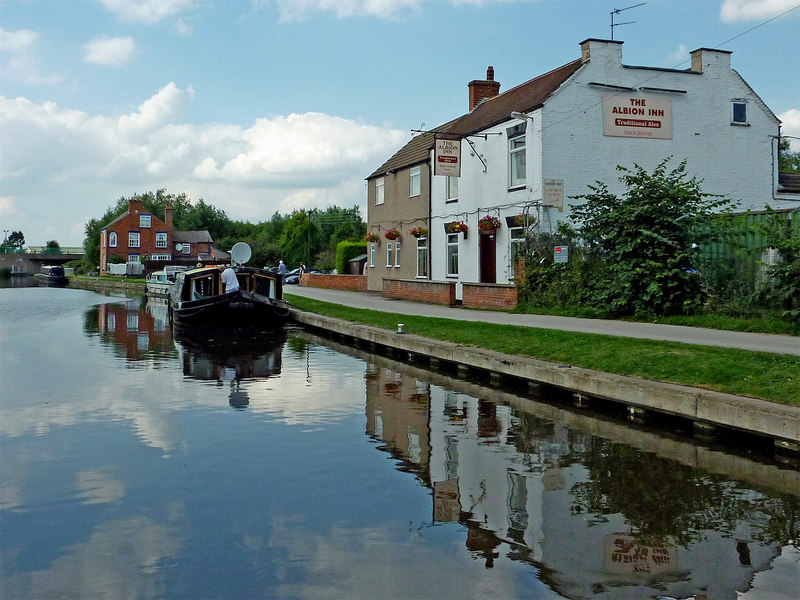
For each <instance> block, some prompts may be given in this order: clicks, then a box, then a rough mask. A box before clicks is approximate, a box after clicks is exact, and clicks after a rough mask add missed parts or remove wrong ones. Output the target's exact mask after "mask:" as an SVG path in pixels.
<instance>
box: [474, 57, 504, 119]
mask: <svg viewBox="0 0 800 600" xmlns="http://www.w3.org/2000/svg"><path fill="white" fill-rule="evenodd" d="M467 87H468V88H469V110H470V112H472V110H473V109H474V108H475V107H476V106H478V104H480V103H481V102H483V101H484V100H488V99H489V98H494V97H495V96H497V95H498V94H499V93H500V84H499V83H498V82H496V81H495V80H494V67H491V66H490V67H489V68H488V69H486V79H484V80H479V79H478V80H475V81H470V82H469V85H468V86H467Z"/></svg>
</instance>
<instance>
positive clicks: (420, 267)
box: [417, 236, 428, 279]
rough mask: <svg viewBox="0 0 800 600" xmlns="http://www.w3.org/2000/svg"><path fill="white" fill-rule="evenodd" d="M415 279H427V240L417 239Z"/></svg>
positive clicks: (424, 238)
mask: <svg viewBox="0 0 800 600" xmlns="http://www.w3.org/2000/svg"><path fill="white" fill-rule="evenodd" d="M417 277H420V278H425V279H427V278H428V238H427V237H425V236H422V237H418V238H417Z"/></svg>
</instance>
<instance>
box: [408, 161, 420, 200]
mask: <svg viewBox="0 0 800 600" xmlns="http://www.w3.org/2000/svg"><path fill="white" fill-rule="evenodd" d="M410 176H411V185H410V187H409V191H408V196H409V197H411V196H419V194H420V191H419V185H420V180H421V179H422V176H421V174H420V168H419V167H411V172H410Z"/></svg>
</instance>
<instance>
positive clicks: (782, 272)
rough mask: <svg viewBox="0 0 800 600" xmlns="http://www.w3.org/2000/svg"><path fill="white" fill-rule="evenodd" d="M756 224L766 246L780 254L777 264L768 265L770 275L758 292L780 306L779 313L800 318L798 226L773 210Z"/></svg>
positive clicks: (787, 317)
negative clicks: (764, 239) (763, 220)
mask: <svg viewBox="0 0 800 600" xmlns="http://www.w3.org/2000/svg"><path fill="white" fill-rule="evenodd" d="M770 210H771V209H770ZM755 227H756V229H757V230H759V231H760V232H761V233H763V234H764V235H765V237H766V240H767V244H768V246H769V247H771V248H775V249H777V250H778V253H779V255H780V260H779V261H778V262H777V263H776V264H774V265H769V266H767V274H768V275H769V278H768V279H767V280H766V281H765V282H764V284H763V286H762V290H761V295H762V296H763V297H765V298H767V299H768V300H769V301H771V302H772V303H775V304H777V305H778V306H779V307H780V308H781V309H782V311H783V312H782V314H781V316H782V317H784V318H786V319H789V320H791V321H800V236H798V235H797V233H798V232H800V227H797V226H795V227H794V229H793V228H792V220H791V219H784V218H782V215H780V214H778V213H774V212H773V213H772V214H770V215H769V216H768V218H767V220H766V222H765V223H761V224H757V225H756V226H755Z"/></svg>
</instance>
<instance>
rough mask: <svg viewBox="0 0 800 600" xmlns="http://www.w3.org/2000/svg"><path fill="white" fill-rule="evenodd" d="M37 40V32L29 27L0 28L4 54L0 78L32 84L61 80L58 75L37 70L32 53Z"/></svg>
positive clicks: (0, 49) (0, 40)
mask: <svg viewBox="0 0 800 600" xmlns="http://www.w3.org/2000/svg"><path fill="white" fill-rule="evenodd" d="M38 40H39V34H38V33H36V32H35V31H31V30H30V29H18V30H16V31H6V30H5V29H2V28H0V52H2V53H3V54H5V55H6V56H4V57H3V62H2V64H0V78H2V79H6V80H8V81H21V82H22V83H27V84H34V85H39V84H49V83H57V82H59V81H61V80H62V79H63V77H61V76H60V75H55V74H50V75H45V74H42V73H41V72H40V71H39V63H38V60H37V59H36V57H35V56H34V54H33V53H34V51H35V49H36V45H37V42H38Z"/></svg>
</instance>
